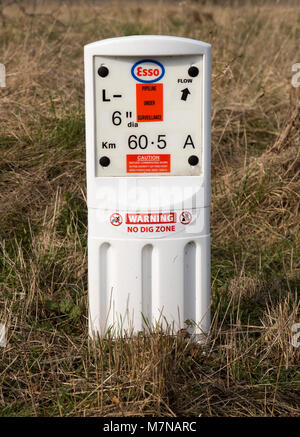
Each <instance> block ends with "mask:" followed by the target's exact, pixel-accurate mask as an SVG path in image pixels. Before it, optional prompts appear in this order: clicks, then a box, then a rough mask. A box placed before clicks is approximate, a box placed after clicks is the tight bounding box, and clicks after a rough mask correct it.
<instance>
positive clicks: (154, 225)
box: [126, 212, 177, 233]
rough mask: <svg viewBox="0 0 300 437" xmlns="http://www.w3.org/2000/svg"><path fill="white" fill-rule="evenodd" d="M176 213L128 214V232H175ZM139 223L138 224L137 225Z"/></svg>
mask: <svg viewBox="0 0 300 437" xmlns="http://www.w3.org/2000/svg"><path fill="white" fill-rule="evenodd" d="M176 219H177V218H176V213H175V212H170V213H158V214H129V213H128V214H126V224H127V225H129V226H127V232H132V233H137V232H141V233H146V232H150V233H152V232H175V223H176ZM137 225H138V226H137Z"/></svg>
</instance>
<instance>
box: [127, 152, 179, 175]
mask: <svg viewBox="0 0 300 437" xmlns="http://www.w3.org/2000/svg"><path fill="white" fill-rule="evenodd" d="M170 171H171V155H168V154H167V155H127V173H170Z"/></svg>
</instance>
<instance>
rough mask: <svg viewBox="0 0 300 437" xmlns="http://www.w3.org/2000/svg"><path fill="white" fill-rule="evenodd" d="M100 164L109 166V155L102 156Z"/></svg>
mask: <svg viewBox="0 0 300 437" xmlns="http://www.w3.org/2000/svg"><path fill="white" fill-rule="evenodd" d="M99 164H100V165H101V166H102V167H108V166H109V164H110V159H109V158H108V156H102V158H100V159H99Z"/></svg>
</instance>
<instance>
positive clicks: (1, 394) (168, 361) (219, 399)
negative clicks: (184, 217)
mask: <svg viewBox="0 0 300 437" xmlns="http://www.w3.org/2000/svg"><path fill="white" fill-rule="evenodd" d="M8 3H10V2H9V1H6V0H3V1H2V5H4V8H2V9H1V10H2V15H1V14H0V23H1V21H2V25H1V24H0V47H1V52H0V62H2V63H4V64H5V65H6V69H7V87H6V88H3V89H0V98H1V100H0V104H1V107H0V150H1V162H0V188H1V190H0V198H1V215H0V235H1V248H2V258H1V266H2V270H1V273H0V278H1V294H0V322H2V323H6V326H7V332H8V343H7V346H6V347H5V348H1V349H0V354H1V361H0V415H2V416H9V415H33V416H38V415H64V416H73V415H92V416H96V415H101V416H114V415H120V416H121V415H124V416H130V415H134V416H146V415H148V416H151V415H152V416H155V415H161V416H183V415H189V416H198V415H210V416H215V415H217V416H262V415H263V416H272V415H274V416H279V415H281V416H298V415H299V411H300V396H299V394H300V387H299V379H300V378H299V376H300V374H299V353H300V348H298V349H297V348H295V347H293V346H292V343H291V336H292V332H291V327H292V325H293V324H294V323H296V322H300V320H299V300H298V295H297V292H298V290H299V283H300V247H299V237H300V235H299V200H300V199H299V193H300V160H299V150H300V149H299V141H300V140H299V120H300V117H299V115H300V114H299V89H294V88H293V87H292V86H291V76H292V72H291V66H292V65H293V64H294V63H296V62H300V60H299V35H300V8H299V7H298V6H297V5H296V4H295V3H294V2H293V4H292V2H290V3H283V2H279V3H278V4H276V6H274V2H273V3H272V2H264V3H263V2H256V3H254V4H252V3H251V2H247V5H246V6H236V7H231V6H228V7H224V6H219V5H211V6H210V5H204V6H203V5H202V3H203V2H196V1H193V2H192V1H181V2H167V1H162V0H161V1H157V2H151V6H149V4H147V3H146V2H140V1H139V2H134V1H132V2H120V1H119V2H118V1H110V2H96V1H95V2H84V4H83V2H81V1H77V2H71V1H69V2H65V3H58V2H55V1H52V2H43V3H42V2H41V1H38V2H36V7H34V3H33V2H30V1H27V2H25V1H23V2H20V3H19V6H18V2H12V4H11V5H8V6H7V7H5V5H6V4H8ZM20 5H21V7H20ZM157 5H158V7H157ZM24 8H25V9H24ZM136 33H141V34H143V33H149V34H171V35H180V36H186V37H192V38H196V39H201V40H203V41H208V42H211V43H212V45H213V112H212V114H213V115H212V128H213V130H212V175H213V180H212V191H213V199H212V215H211V218H212V227H211V230H212V294H213V298H212V310H213V315H214V320H213V326H212V332H211V342H210V344H209V345H208V346H207V348H206V349H205V350H204V351H203V349H202V348H199V347H196V346H195V345H193V344H190V343H189V341H188V340H187V339H184V338H177V339H174V338H171V337H169V336H166V335H162V334H161V333H160V332H159V331H154V332H151V333H149V335H147V336H145V335H144V336H138V337H136V338H133V339H126V338H125V339H121V340H117V341H113V340H112V339H110V338H106V339H102V340H101V342H100V344H98V345H94V344H92V343H91V342H88V338H87V318H86V315H87V282H86V276H87V269H86V259H87V255H86V237H87V228H86V207H85V160H84V108H83V50H82V48H83V45H84V44H86V43H89V42H91V41H95V40H97V39H102V38H107V37H111V36H120V35H125V34H136ZM203 352H205V353H203Z"/></svg>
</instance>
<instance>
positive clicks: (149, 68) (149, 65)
mask: <svg viewBox="0 0 300 437" xmlns="http://www.w3.org/2000/svg"><path fill="white" fill-rule="evenodd" d="M131 74H132V76H133V77H134V78H135V80H137V81H138V82H142V83H153V82H158V81H159V80H160V79H162V78H163V77H164V74H165V68H164V66H163V65H162V64H161V63H160V62H158V61H154V59H142V60H141V61H138V62H136V63H135V64H134V65H133V66H132V68H131Z"/></svg>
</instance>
